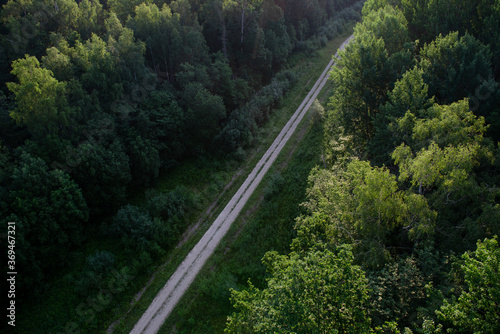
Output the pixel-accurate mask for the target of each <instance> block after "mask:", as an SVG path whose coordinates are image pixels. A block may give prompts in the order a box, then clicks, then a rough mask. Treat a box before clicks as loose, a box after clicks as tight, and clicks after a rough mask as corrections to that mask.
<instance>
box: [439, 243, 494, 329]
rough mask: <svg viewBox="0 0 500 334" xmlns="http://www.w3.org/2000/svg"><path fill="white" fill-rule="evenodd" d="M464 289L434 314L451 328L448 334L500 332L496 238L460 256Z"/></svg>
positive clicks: (447, 300)
mask: <svg viewBox="0 0 500 334" xmlns="http://www.w3.org/2000/svg"><path fill="white" fill-rule="evenodd" d="M462 259H463V262H462V264H461V266H460V267H461V271H462V273H463V275H464V283H465V286H464V289H463V290H462V291H461V292H460V294H459V296H458V299H457V298H455V297H453V298H452V299H446V300H444V303H443V306H442V307H441V309H440V310H438V311H437V312H436V313H437V314H438V316H439V318H440V319H441V320H443V321H446V322H449V323H450V324H451V327H452V330H451V331H448V332H450V333H496V332H498V331H499V330H500V325H499V323H498V318H499V317H500V313H499V310H500V305H499V303H500V271H499V268H500V248H499V247H498V241H497V238H494V239H485V240H484V241H478V243H477V249H476V250H475V251H474V252H467V253H465V254H464V255H463V256H462Z"/></svg>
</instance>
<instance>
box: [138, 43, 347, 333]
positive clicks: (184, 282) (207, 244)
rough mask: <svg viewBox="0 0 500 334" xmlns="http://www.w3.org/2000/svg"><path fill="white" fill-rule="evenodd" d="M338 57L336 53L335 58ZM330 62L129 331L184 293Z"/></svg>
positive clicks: (161, 315) (158, 318)
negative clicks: (222, 208)
mask: <svg viewBox="0 0 500 334" xmlns="http://www.w3.org/2000/svg"><path fill="white" fill-rule="evenodd" d="M351 38H352V36H351V37H349V38H348V39H347V40H346V41H345V42H344V43H343V44H342V45H341V46H340V48H339V50H341V49H343V48H344V47H345V46H346V44H347V43H348V42H349V41H350V40H351ZM337 56H338V54H335V57H337ZM333 64H334V58H332V60H331V61H330V62H329V63H328V65H327V66H326V68H325V70H324V71H323V73H322V74H321V76H320V77H319V79H318V81H316V83H315V84H314V86H313V88H312V89H311V91H310V92H309V93H308V94H307V96H306V98H305V99H304V101H302V103H301V104H300V106H299V107H298V108H297V110H296V111H295V113H294V114H293V115H292V117H291V118H290V120H289V121H288V123H287V124H286V125H285V126H284V127H283V129H282V130H281V132H280V133H279V135H278V137H276V139H275V140H274V142H273V143H272V145H271V147H270V148H269V149H268V150H267V152H266V153H265V154H264V156H263V157H262V158H261V159H260V161H259V162H258V163H257V165H256V166H255V168H254V169H253V171H252V172H251V173H250V175H248V177H247V179H246V180H245V182H244V183H243V184H242V185H241V187H240V188H239V189H238V191H237V192H236V194H235V195H234V196H233V198H231V200H230V201H229V203H228V204H227V205H226V207H225V208H224V210H222V212H221V213H220V215H219V216H218V217H217V218H216V219H215V221H214V222H213V224H212V226H210V228H209V229H208V230H207V232H206V233H205V234H204V235H203V237H202V238H201V239H200V241H199V242H198V243H197V244H196V245H195V246H194V247H193V249H192V250H191V251H190V252H189V254H188V255H187V256H186V258H185V259H184V261H182V263H181V264H180V265H179V267H178V268H177V270H176V271H175V272H174V274H173V275H172V276H171V277H170V279H169V280H168V281H167V283H166V284H165V286H164V287H163V288H162V289H161V290H160V291H159V292H158V294H157V295H156V297H155V299H154V300H153V302H152V303H151V305H149V307H148V309H147V310H146V312H144V314H143V315H142V317H141V319H139V321H138V322H137V324H136V325H135V326H134V328H133V329H132V331H131V332H130V333H131V334H139V333H143V334H154V333H157V332H158V330H159V329H160V327H161V325H162V324H163V323H164V322H165V320H166V319H167V317H168V316H169V314H170V312H172V310H173V309H174V307H175V305H176V304H177V302H178V301H179V300H180V299H181V297H182V296H183V295H184V293H185V292H186V290H187V289H188V288H189V286H190V285H191V283H192V282H193V280H194V279H195V277H196V275H197V274H198V272H199V271H200V270H201V268H202V267H203V265H204V264H205V262H206V261H207V259H208V258H209V257H210V255H212V253H213V252H214V250H215V248H216V247H217V245H218V244H219V242H220V241H221V240H222V238H223V237H224V235H225V234H226V233H227V231H228V230H229V228H230V227H231V224H232V223H233V222H234V220H235V219H236V217H238V215H239V213H240V212H241V210H242V209H243V207H244V206H245V204H246V203H247V201H248V199H249V198H250V196H251V195H252V194H253V192H254V190H255V189H256V188H257V186H258V185H259V183H260V181H261V180H262V178H263V177H264V175H265V174H266V173H267V171H268V170H269V168H270V167H271V165H272V164H273V162H274V161H275V160H276V158H277V157H278V155H279V153H280V152H281V150H282V148H283V147H284V146H285V144H286V143H287V141H288V139H289V138H290V137H291V136H292V134H293V133H294V131H295V129H296V128H297V126H298V125H299V123H300V121H301V120H302V118H303V117H304V115H305V114H306V113H307V111H308V110H309V108H310V107H311V105H312V103H313V102H314V100H315V99H316V98H317V96H318V94H319V93H320V91H321V89H322V88H323V86H324V85H325V83H326V82H327V80H328V76H329V71H330V68H331V67H332V66H333Z"/></svg>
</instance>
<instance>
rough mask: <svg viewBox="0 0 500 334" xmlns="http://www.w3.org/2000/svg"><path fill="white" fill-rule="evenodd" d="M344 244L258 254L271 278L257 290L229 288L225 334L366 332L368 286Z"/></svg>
mask: <svg viewBox="0 0 500 334" xmlns="http://www.w3.org/2000/svg"><path fill="white" fill-rule="evenodd" d="M353 260H354V257H353V255H352V252H351V249H350V247H348V246H340V247H338V248H337V249H335V250H333V251H330V250H311V251H309V252H307V253H305V254H298V253H291V254H290V255H288V256H285V255H283V256H282V255H278V254H277V253H276V252H269V253H267V254H266V255H265V256H264V262H265V263H266V264H267V266H268V268H269V271H270V274H271V277H270V278H269V279H267V287H266V288H265V289H263V290H259V289H257V288H256V287H254V286H253V285H252V284H251V283H250V287H249V289H247V290H243V291H235V290H231V291H232V292H231V293H232V297H231V300H232V302H233V305H234V307H235V308H236V309H237V311H236V312H234V313H233V314H232V315H231V316H229V317H228V320H227V325H226V329H225V332H226V333H304V334H305V333H325V334H326V333H329V334H331V333H367V332H368V331H369V324H370V319H369V318H368V316H367V311H366V307H367V301H368V285H367V279H366V278H365V274H364V272H363V270H362V269H361V268H360V267H359V266H357V265H354V264H353Z"/></svg>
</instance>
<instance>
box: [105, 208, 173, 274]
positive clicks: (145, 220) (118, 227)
mask: <svg viewBox="0 0 500 334" xmlns="http://www.w3.org/2000/svg"><path fill="white" fill-rule="evenodd" d="M170 229H171V228H170V226H169V224H168V223H166V222H163V221H162V220H161V219H159V218H156V217H155V218H151V216H150V215H149V214H148V213H147V212H145V211H143V210H141V209H140V208H138V207H136V206H133V205H130V204H128V205H126V206H124V207H122V208H120V210H118V213H117V214H116V216H115V217H114V218H113V223H112V224H111V226H110V227H109V233H110V234H111V235H113V236H115V237H120V238H121V240H122V242H123V246H124V247H125V249H126V250H127V251H128V252H129V253H131V254H133V253H141V252H142V253H143V255H141V257H143V258H144V260H145V261H146V260H147V261H151V259H150V254H153V255H155V256H158V255H160V254H162V253H163V249H164V248H166V247H167V246H168V245H167V243H168V242H169V241H170V238H171V236H170V234H171V232H170ZM148 259H149V260H148ZM147 261H146V262H147ZM141 262H142V261H140V262H139V263H141ZM142 265H146V264H145V263H142ZM138 269H140V268H138Z"/></svg>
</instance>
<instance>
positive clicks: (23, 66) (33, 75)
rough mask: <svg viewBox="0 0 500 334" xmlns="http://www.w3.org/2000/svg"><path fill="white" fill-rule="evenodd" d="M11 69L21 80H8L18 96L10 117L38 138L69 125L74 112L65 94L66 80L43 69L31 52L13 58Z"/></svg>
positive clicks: (11, 89)
mask: <svg viewBox="0 0 500 334" xmlns="http://www.w3.org/2000/svg"><path fill="white" fill-rule="evenodd" d="M12 68H13V69H12V72H11V73H12V74H13V75H15V76H17V79H18V81H19V82H18V83H15V82H9V83H7V87H8V88H9V90H10V91H11V92H13V93H14V94H15V96H16V108H15V109H14V110H13V111H12V112H11V114H10V115H11V117H12V118H14V119H15V120H16V122H17V123H19V124H21V125H25V126H27V128H28V130H29V131H30V132H31V133H32V134H34V135H36V136H38V137H42V136H44V135H47V134H49V133H54V132H57V130H58V128H59V127H60V126H64V125H67V124H68V122H69V121H70V117H71V113H70V109H69V108H68V104H67V101H66V97H65V87H66V85H65V83H64V82H59V81H58V80H57V79H55V78H54V76H53V73H52V72H51V71H49V70H47V69H44V68H41V67H40V62H39V61H38V60H37V59H36V58H35V57H30V56H28V55H26V56H25V58H24V59H19V60H16V61H14V62H13V63H12Z"/></svg>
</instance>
